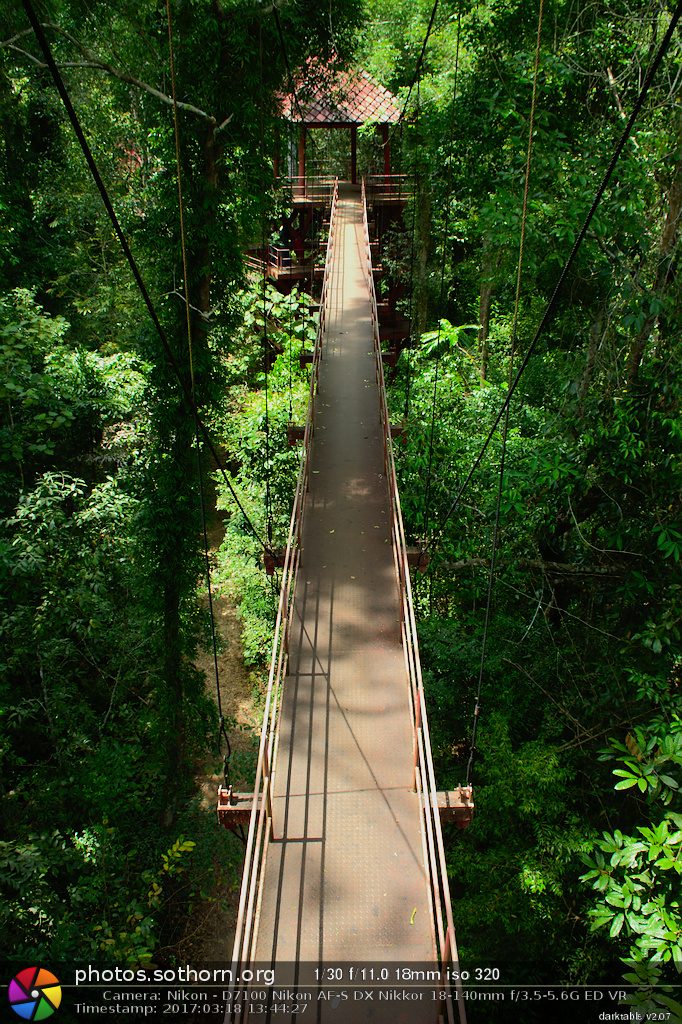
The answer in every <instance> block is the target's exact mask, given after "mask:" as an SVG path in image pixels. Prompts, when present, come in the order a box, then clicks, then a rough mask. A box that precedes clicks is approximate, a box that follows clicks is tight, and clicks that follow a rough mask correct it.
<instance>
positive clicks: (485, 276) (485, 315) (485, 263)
mask: <svg viewBox="0 0 682 1024" xmlns="http://www.w3.org/2000/svg"><path fill="white" fill-rule="evenodd" d="M498 266H499V259H494V257H493V255H492V253H491V251H490V249H489V248H488V245H487V243H484V247H483V260H482V264H481V297H480V301H479V307H478V322H479V324H480V326H479V329H478V344H479V351H480V354H481V365H480V369H479V373H480V375H481V380H486V378H487V374H488V359H489V354H490V353H489V349H488V336H489V334H490V310H491V307H492V301H493V276H494V274H495V271H496V270H497V268H498Z"/></svg>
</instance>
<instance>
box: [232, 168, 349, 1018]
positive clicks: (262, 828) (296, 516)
mask: <svg viewBox="0 0 682 1024" xmlns="http://www.w3.org/2000/svg"><path fill="white" fill-rule="evenodd" d="M337 202H338V182H337V181H335V182H334V187H333V190H332V203H331V217H330V223H329V236H328V238H327V258H326V263H325V272H324V278H323V282H322V294H321V297H320V314H319V322H318V327H317V335H316V338H315V350H314V354H313V364H312V371H313V372H312V375H311V379H310V397H309V401H308V414H307V418H306V424H305V433H304V436H303V448H302V451H301V462H300V466H299V471H298V479H297V482H296V493H295V496H294V504H293V509H292V512H291V520H290V524H289V538H288V541H287V547H286V553H285V556H284V566H283V569H282V587H281V590H280V595H279V606H278V609H277V620H276V622H275V635H274V640H273V645H272V660H271V662H270V674H269V677H268V688H267V692H266V695H265V707H264V710H263V725H262V728H261V736H260V746H259V749H258V762H257V765H256V779H255V783H254V790H253V793H254V798H253V807H252V810H251V818H250V820H249V831H248V834H247V839H246V853H245V858H244V873H243V877H242V888H241V893H240V897H239V910H238V914H237V924H236V928H235V940H234V947H233V950H232V977H233V978H235V979H236V978H238V977H240V976H241V973H242V972H241V970H240V966H241V965H245V964H248V963H249V962H251V961H252V960H253V958H254V955H255V943H256V932H255V928H254V920H255V914H256V904H257V900H258V891H259V887H260V881H261V876H262V869H263V865H264V861H265V853H266V850H267V845H268V842H269V840H270V839H271V838H274V825H273V809H272V789H271V786H272V775H271V770H272V764H273V753H274V745H275V734H276V724H277V717H278V710H279V704H280V690H281V686H282V683H283V680H284V677H285V675H286V671H287V660H288V648H289V624H290V618H291V613H292V609H293V602H294V594H295V591H296V577H297V573H298V567H299V562H300V551H301V529H302V525H303V513H304V508H305V495H306V491H307V489H308V480H309V467H310V463H309V453H310V443H311V439H312V433H313V417H314V413H315V398H316V393H317V385H318V378H319V367H320V359H321V357H322V346H323V342H324V337H325V333H326V325H327V315H328V307H329V279H330V275H329V268H330V266H331V262H332V255H333V252H334V248H335V232H336V210H337ZM236 991H237V990H235V993H236ZM240 1002H242V1001H240V1000H235V1001H234V1003H240ZM247 1007H248V1003H247V1001H246V1000H244V1001H243V1010H244V1014H245V1013H246V1010H247ZM226 1019H231V1020H235V1019H244V1017H243V1015H242V1013H241V1012H240V1013H239V1014H238V1016H236V1017H235V1016H234V1015H233V1016H230V1011H229V1008H228V1014H227V1017H226Z"/></svg>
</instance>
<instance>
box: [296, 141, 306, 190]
mask: <svg viewBox="0 0 682 1024" xmlns="http://www.w3.org/2000/svg"><path fill="white" fill-rule="evenodd" d="M297 185H298V188H299V190H300V192H299V194H300V195H305V125H303V124H302V125H301V126H300V128H299V129H298V182H297Z"/></svg>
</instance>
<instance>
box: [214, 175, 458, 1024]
mask: <svg viewBox="0 0 682 1024" xmlns="http://www.w3.org/2000/svg"><path fill="white" fill-rule="evenodd" d="M409 561H410V553H409V551H408V548H407V545H406V543H405V534H404V531H403V523H402V516H401V511H400V498H399V495H398V489H397V485H396V477H395V468H394V463H393V451H392V438H391V425H390V422H389V417H388V410H387V404H386V393H385V388H384V374H383V354H382V351H381V343H380V332H379V319H378V315H377V303H376V294H375V289H374V280H373V274H372V256H371V242H370V237H369V229H368V218H367V203H366V197H365V191H364V185H363V188H362V190H361V189H360V188H359V187H357V186H353V185H352V184H350V183H346V184H342V185H340V186H339V185H338V184H336V185H335V186H334V190H333V196H332V200H331V211H330V223H329V234H328V241H327V250H326V261H325V273H324V280H323V285H322V295H321V302H320V323H319V329H318V332H317V339H316V344H315V351H314V354H313V363H312V377H311V387H310V399H309V407H308V417H307V422H306V425H305V430H304V436H303V448H302V453H301V464H300V472H299V477H298V484H297V489H296V496H295V500H294V506H293V512H292V516H291V525H290V532H289V540H288V544H287V548H286V552H285V553H284V556H283V558H282V586H281V593H280V600H279V610H278V616H277V623H276V629H275V641H274V648H273V657H272V663H271V668H270V675H269V682H268V690H267V695H266V702H265V712H264V724H263V729H262V734H261V743H260V750H259V757H258V766H257V772H256V783H255V789H254V793H253V795H249V796H248V798H247V800H248V802H249V804H250V806H251V811H250V815H249V828H248V837H247V844H246V857H245V866H244V875H243V883H242V889H241V898H240V903H239V914H238V921H237V930H236V938H235V944H234V951H233V965H234V976H235V977H237V976H238V975H239V974H240V973H243V970H244V967H245V966H246V965H249V964H251V963H258V964H259V965H263V964H266V965H272V966H273V967H275V968H276V969H277V968H278V966H279V968H280V971H279V973H278V975H277V976H278V977H280V978H282V977H285V980H286V981H287V982H288V983H292V984H295V983H296V982H297V981H300V976H301V973H302V972H303V971H304V968H303V967H302V965H304V964H305V965H310V967H311V968H312V970H313V973H314V971H315V970H316V969H317V971H318V974H317V977H318V978H319V970H320V966H321V965H328V964H334V963H340V962H343V963H346V964H347V963H351V962H356V963H360V964H376V965H377V966H379V965H385V964H386V963H401V964H410V963H412V964H415V965H416V964H420V965H423V964H428V965H431V966H434V965H438V967H439V968H444V969H446V968H447V967H448V966H451V965H452V964H453V962H456V960H457V946H456V942H455V930H454V924H453V919H452V910H451V902H450V893H449V886H448V878H447V871H446V864H445V853H444V848H443V839H442V834H441V816H442V815H445V816H448V817H449V818H451V819H455V818H456V819H457V820H458V822H459V823H460V824H466V823H467V822H468V820H469V819H470V817H471V814H472V812H473V801H472V795H471V790H470V789H467V788H462V789H460V790H458V791H455V792H453V793H449V794H445V793H438V791H437V789H436V782H435V775H434V768H433V761H432V756H431V747H430V740H429V730H428V721H427V714H426V705H425V698H424V689H423V685H422V678H421V670H420V663H419V651H418V645H417V636H416V627H415V619H414V610H413V606H412V594H411V587H410V569H409ZM243 799H244V798H242V800H241V801H240V799H239V798H238V797H236V796H235V795H234V794H230V793H229V792H228V791H226V790H221V793H220V797H219V800H220V803H219V816H220V817H221V818H222V820H223V821H224V823H225V824H227V825H229V824H230V818H231V816H232V817H233V819H235V820H236V816H237V815H242V816H243ZM322 969H324V967H323V968H322ZM282 970H284V971H285V975H282V973H281V971H282ZM448 988H449V986H448ZM235 1002H236V1001H235ZM247 1005H248V1004H246V1005H245V1007H244V1009H243V1011H242V1012H240V1013H236V1012H235V1011H234V1008H233V1009H232V1012H231V1014H228V1018H227V1019H230V1020H237V1019H239V1020H241V1019H247V1012H246V1008H247ZM389 1009H390V1013H389V1016H388V1017H386V1016H385V1014H386V1013H387V1012H388V1011H387V1010H386V1008H384V1010H383V1011H379V1010H374V1009H372V1008H368V1007H363V1008H362V1009H361V1010H357V1009H356V1010H355V1011H354V1013H355V1014H356V1015H357V1016H356V1017H355V1018H354V1019H358V1020H380V1019H382V1020H383V1019H386V1020H388V1019H390V1020H391V1021H397V1020H399V1019H401V1017H400V1011H396V1007H395V1005H392V1006H390V1007H389ZM440 1009H442V1010H444V1011H445V1017H444V1019H446V1020H450V1021H453V1020H455V1016H454V1014H455V1013H456V1015H457V1019H458V1020H459V1021H461V1022H463V1021H464V1020H465V1016H464V1006H463V1003H462V1002H459V1003H458V1002H457V1001H456V998H455V1002H454V1006H453V1002H451V1001H449V1000H448V999H444V1000H443V1006H442V1007H441V1008H440ZM332 1013H333V1011H332V1010H329V1014H330V1015H331V1014H332ZM381 1013H383V1014H384V1016H376V1014H381ZM438 1015H439V1012H438V1010H434V1003H433V1002H430V1003H420V1004H419V1005H418V1007H417V1009H416V1010H415V1008H414V1006H411V1007H410V1012H409V1018H406V1019H409V1020H410V1021H421V1020H424V1021H427V1020H428V1021H433V1020H435V1019H436V1018H437V1016H438ZM277 1019H281V1016H280V1015H278V1017H277ZM292 1019H293V1018H292ZM321 1019H326V1017H325V1015H324V1013H323V1014H322V1018H321ZM336 1019H337V1020H338V1014H337V1016H336ZM345 1019H350V1018H346V1017H344V1020H345Z"/></svg>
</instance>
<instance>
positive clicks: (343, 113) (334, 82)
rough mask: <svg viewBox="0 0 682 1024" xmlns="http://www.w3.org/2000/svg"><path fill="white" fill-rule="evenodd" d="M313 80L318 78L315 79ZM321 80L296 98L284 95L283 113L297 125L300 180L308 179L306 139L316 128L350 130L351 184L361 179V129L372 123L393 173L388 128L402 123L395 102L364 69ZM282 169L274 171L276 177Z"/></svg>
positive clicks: (386, 172) (386, 169)
mask: <svg viewBox="0 0 682 1024" xmlns="http://www.w3.org/2000/svg"><path fill="white" fill-rule="evenodd" d="M312 77H313V78H314V77H315V76H312ZM317 77H320V84H316V85H314V86H312V87H308V88H307V90H306V91H304V90H303V89H301V90H297V94H296V96H294V95H288V96H285V97H284V99H283V102H282V114H283V117H284V118H285V120H287V121H289V122H290V123H293V124H297V125H298V129H299V130H298V180H299V181H300V182H304V181H305V177H306V164H305V160H306V136H307V133H308V131H311V130H312V129H316V128H342V129H345V130H346V131H350V154H351V156H350V163H351V182H352V183H353V184H356V183H357V180H358V157H357V153H358V128H359V127H360V126H361V125H364V124H367V123H371V124H374V125H375V126H376V128H377V131H378V132H379V133H380V137H381V143H382V148H383V157H384V160H383V164H384V167H383V170H384V175H385V176H386V177H388V176H390V174H391V146H390V139H389V125H391V124H396V123H397V122H398V121H399V120H400V110H399V109H398V106H397V103H396V99H395V97H394V96H393V95H392V93H390V92H389V91H388V89H384V87H383V86H381V85H379V83H378V82H376V81H375V80H374V79H373V78H372V76H371V75H369V74H368V73H367V72H366V71H363V70H362V68H358V69H353V70H349V71H340V72H336V73H335V74H333V75H332V76H329V75H327V76H317ZM278 173H279V169H278V168H277V167H276V168H275V174H276V175H277V174H278Z"/></svg>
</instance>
